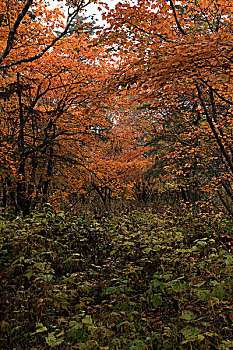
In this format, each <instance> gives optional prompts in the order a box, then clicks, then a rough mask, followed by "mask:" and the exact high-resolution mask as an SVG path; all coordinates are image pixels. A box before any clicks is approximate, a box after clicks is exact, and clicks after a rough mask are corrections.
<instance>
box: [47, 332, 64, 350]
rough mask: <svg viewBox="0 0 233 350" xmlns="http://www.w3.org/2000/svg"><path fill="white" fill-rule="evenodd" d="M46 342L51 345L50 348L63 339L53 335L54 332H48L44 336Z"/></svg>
mask: <svg viewBox="0 0 233 350" xmlns="http://www.w3.org/2000/svg"><path fill="white" fill-rule="evenodd" d="M45 339H46V343H47V344H48V345H49V346H51V347H52V348H53V347H54V346H57V345H59V344H61V343H62V342H63V339H58V338H56V336H55V332H52V333H49V334H48V336H47V337H45Z"/></svg>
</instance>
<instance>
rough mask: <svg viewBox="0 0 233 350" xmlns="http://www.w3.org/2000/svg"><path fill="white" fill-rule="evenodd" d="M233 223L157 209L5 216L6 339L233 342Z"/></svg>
mask: <svg viewBox="0 0 233 350" xmlns="http://www.w3.org/2000/svg"><path fill="white" fill-rule="evenodd" d="M232 227H233V225H232V222H231V221H229V220H227V219H221V220H220V219H216V220H215V221H214V222H213V221H212V222H211V224H210V222H207V219H205V218H202V217H192V216H191V215H189V214H188V213H185V215H183V216H182V217H176V216H175V215H174V214H172V213H169V212H167V213H164V214H163V215H162V214H160V215H159V216H158V215H157V214H155V213H153V212H152V211H150V210H147V211H142V210H132V211H131V212H129V213H121V214H119V215H117V214H115V215H114V214H108V215H106V216H102V217H99V218H95V217H94V216H93V215H92V214H91V213H87V212H86V213H82V214H74V213H73V214H72V215H71V214H65V213H64V212H54V211H53V210H52V209H50V208H49V207H48V206H47V207H46V208H45V209H44V211H42V212H35V213H34V214H32V215H31V216H30V217H27V218H24V219H23V218H22V217H20V216H19V217H16V218H14V219H10V218H6V217H2V218H1V223H0V230H1V241H0V243H1V245H0V248H1V250H0V254H1V266H0V269H1V287H0V288H1V312H2V320H1V323H0V326H1V339H0V341H1V348H2V349H4V350H7V349H15V350H19V349H21V350H27V349H30V350H31V349H38V350H39V349H51V348H54V349H67V350H68V349H80V350H81V349H85V350H97V349H99V350H101V349H102V350H108V349H109V350H110V349H111V350H120V349H122V350H123V349H130V350H145V349H156V350H160V349H161V350H166V349H168V350H170V349H193V350H194V349H219V350H224V349H225V350H227V349H231V348H233V341H232V339H233V326H232V320H233V306H232V295H233V293H232V287H233V278H232V276H233V274H232V271H233V257H232V250H231V248H232V246H231V243H232V238H231V237H232V232H233V228H232Z"/></svg>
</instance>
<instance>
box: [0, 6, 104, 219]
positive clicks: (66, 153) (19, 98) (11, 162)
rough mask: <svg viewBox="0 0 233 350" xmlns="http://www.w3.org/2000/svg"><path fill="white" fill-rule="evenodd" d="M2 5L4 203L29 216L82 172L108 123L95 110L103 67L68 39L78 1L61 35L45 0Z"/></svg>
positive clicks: (88, 46)
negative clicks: (97, 130) (98, 129)
mask: <svg viewBox="0 0 233 350" xmlns="http://www.w3.org/2000/svg"><path fill="white" fill-rule="evenodd" d="M14 5H15V7H14ZM16 5H17V6H16ZM1 6H2V9H1V12H2V14H3V17H2V18H3V19H2V22H1V25H2V26H1V38H2V40H1V48H2V54H1V59H0V62H1V66H0V70H1V95H0V101H1V105H0V110H1V126H0V127H1V137H0V146H1V151H2V154H3V156H2V158H1V180H2V184H1V192H2V203H3V207H6V206H11V207H13V208H14V210H15V211H16V212H19V211H22V212H23V214H24V215H26V214H28V213H29V211H30V209H31V208H33V207H35V205H36V204H37V203H38V202H41V201H42V202H46V201H47V200H48V198H49V195H50V194H51V191H52V192H53V194H55V193H56V192H59V195H62V190H64V189H65V188H66V186H67V180H66V179H65V178H67V176H68V177H69V175H68V174H69V172H72V171H73V173H74V172H78V171H80V167H82V168H85V160H86V157H87V153H88V148H89V147H90V145H91V147H94V144H95V142H97V138H96V135H95V134H94V133H93V132H92V128H93V127H94V126H95V125H101V124H104V125H105V124H106V123H107V121H106V119H105V115H104V114H102V113H101V109H99V111H98V110H97V107H95V104H97V103H98V101H97V100H98V99H97V96H96V91H97V90H98V86H99V85H100V84H101V81H102V79H103V76H104V74H103V65H104V63H103V62H102V59H101V52H100V50H98V49H97V48H95V47H93V44H92V39H91V38H90V35H89V34H88V33H83V32H79V33H75V34H73V35H69V36H66V34H67V33H68V29H69V26H70V24H71V23H72V20H73V18H74V16H76V15H77V13H78V12H79V11H80V10H81V9H82V8H83V7H84V6H85V3H84V2H83V1H79V2H77V3H76V4H74V6H75V9H74V10H73V12H72V15H70V18H68V24H67V25H66V26H65V28H64V30H63V31H62V32H61V33H60V34H59V35H58V36H56V35H55V34H54V31H55V29H56V27H57V26H62V25H63V16H62V14H61V13H60V11H58V10H53V11H48V10H47V9H46V5H45V4H44V2H43V1H41V2H40V1H38V2H35V3H33V1H29V0H28V1H27V2H25V3H18V2H15V3H12V2H11V3H8V2H7V1H6V2H5V3H3V4H2V5H1ZM38 16H40V18H39V17H38ZM41 18H44V23H43V22H42V24H41ZM39 19H40V20H39ZM5 38H6V40H5V41H4V39H5ZM93 101H95V104H94V103H92V102H93ZM98 108H99V107H98ZM77 169H78V170H77ZM71 170H72V171H71ZM70 177H71V178H72V177H74V175H72V176H70ZM70 186H72V183H70Z"/></svg>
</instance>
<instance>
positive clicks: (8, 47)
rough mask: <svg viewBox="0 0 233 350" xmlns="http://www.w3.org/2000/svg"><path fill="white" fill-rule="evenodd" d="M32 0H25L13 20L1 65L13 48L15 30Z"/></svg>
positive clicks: (0, 60) (0, 57)
mask: <svg viewBox="0 0 233 350" xmlns="http://www.w3.org/2000/svg"><path fill="white" fill-rule="evenodd" d="M32 3H33V0H27V2H26V4H25V5H24V7H23V9H22V11H21V12H20V14H19V15H18V17H17V18H16V20H15V23H14V25H13V27H12V29H11V30H10V32H9V35H8V40H7V44H6V48H5V50H4V51H3V53H2V54H1V56H0V63H2V61H3V60H4V59H5V58H6V57H7V56H8V54H9V53H10V51H11V49H12V47H13V43H14V39H15V35H16V32H17V29H18V27H19V25H20V23H21V22H22V20H23V18H24V17H25V16H26V14H27V12H28V10H29V8H30V6H31V5H32ZM1 68H2V67H1Z"/></svg>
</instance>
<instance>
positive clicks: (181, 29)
mask: <svg viewBox="0 0 233 350" xmlns="http://www.w3.org/2000/svg"><path fill="white" fill-rule="evenodd" d="M170 5H171V8H172V12H173V15H174V18H175V21H176V24H177V27H178V29H179V31H180V32H181V34H182V35H187V33H186V31H185V30H184V29H183V28H182V27H181V24H180V22H179V20H178V17H177V14H176V9H175V6H174V4H173V1H172V0H170Z"/></svg>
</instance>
